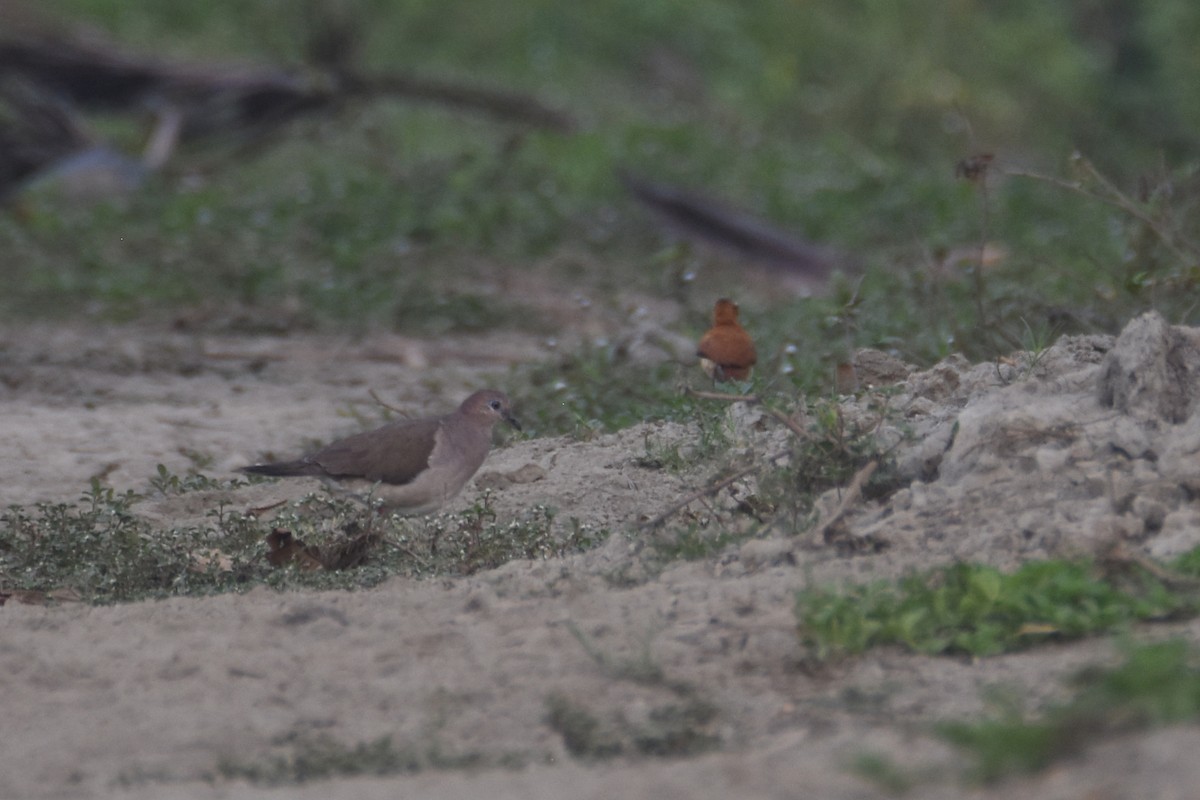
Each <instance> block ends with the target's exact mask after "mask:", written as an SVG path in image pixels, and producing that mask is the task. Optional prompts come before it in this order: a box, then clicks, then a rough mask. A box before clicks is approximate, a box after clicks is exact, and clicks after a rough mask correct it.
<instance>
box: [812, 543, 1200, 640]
mask: <svg viewBox="0 0 1200 800" xmlns="http://www.w3.org/2000/svg"><path fill="white" fill-rule="evenodd" d="M1196 558H1197V555H1196V553H1195V552H1193V553H1191V554H1189V555H1188V556H1185V557H1184V560H1181V561H1179V562H1178V563H1177V565H1176V567H1177V568H1180V567H1186V565H1187V563H1189V562H1188V561H1187V559H1190V560H1192V561H1194V560H1195V559H1196ZM1185 574H1186V573H1185ZM1198 611H1200V598H1198V597H1197V596H1196V594H1195V593H1194V592H1191V591H1187V590H1174V589H1171V588H1168V587H1167V586H1166V585H1165V584H1164V583H1163V582H1162V581H1161V580H1159V579H1158V578H1157V577H1154V576H1152V575H1150V574H1148V573H1144V572H1138V573H1135V574H1134V575H1132V576H1131V578H1130V579H1129V580H1127V581H1125V582H1124V584H1123V585H1118V584H1116V583H1115V582H1112V581H1110V580H1108V579H1106V577H1105V576H1104V575H1103V574H1101V573H1100V571H1099V570H1098V569H1097V568H1096V566H1095V565H1094V564H1092V563H1091V562H1088V561H1083V560H1080V561H1068V560H1050V561H1031V562H1028V563H1026V564H1024V565H1023V566H1021V567H1020V568H1018V569H1017V570H1016V571H1015V572H1012V573H1002V572H1000V571H999V570H996V569H994V568H992V567H988V566H984V565H980V564H955V565H952V566H948V567H942V568H938V569H934V570H931V571H928V572H924V573H918V574H913V575H910V576H908V577H906V578H904V579H902V580H901V581H899V582H898V583H891V582H877V583H872V584H864V585H858V586H852V587H849V588H846V589H844V590H841V591H827V590H823V589H805V590H802V591H800V592H798V593H797V596H796V616H797V618H798V620H799V622H800V634H801V637H802V639H803V640H804V642H805V644H806V645H807V646H808V647H809V648H810V650H811V651H812V652H813V654H814V655H815V656H816V657H818V658H831V657H836V656H844V655H851V654H856V653H861V652H863V651H864V650H866V649H868V648H871V647H875V646H879V645H888V644H892V645H900V646H902V647H905V648H908V649H910V650H913V651H915V652H920V653H928V654H954V653H964V654H968V655H971V656H987V655H995V654H997V653H1003V652H1009V651H1012V650H1019V649H1022V648H1025V647H1029V646H1032V645H1034V644H1036V643H1038V642H1042V641H1046V640H1047V639H1053V640H1062V639H1074V638H1079V637H1082V636H1089V635H1094V634H1098V633H1106V632H1110V631H1115V630H1121V629H1125V628H1128V627H1129V626H1130V625H1132V624H1133V623H1135V622H1138V621H1144V620H1162V619H1168V618H1177V617H1190V616H1194V615H1195V614H1196V613H1197V612H1198Z"/></svg>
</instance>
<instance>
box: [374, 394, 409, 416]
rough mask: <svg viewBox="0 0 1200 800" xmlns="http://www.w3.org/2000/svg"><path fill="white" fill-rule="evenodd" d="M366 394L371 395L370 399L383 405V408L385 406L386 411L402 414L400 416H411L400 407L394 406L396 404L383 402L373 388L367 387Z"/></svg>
mask: <svg viewBox="0 0 1200 800" xmlns="http://www.w3.org/2000/svg"><path fill="white" fill-rule="evenodd" d="M367 394H369V395H371V399H372V400H374V401H375V402H376V403H378V404H379V405H381V406H383V407H384V408H386V409H387V410H388V411H391V412H393V413H395V414H399V415H400V416H402V417H408V416H411V415H410V414H409V413H408V412H407V411H405V410H404V409H402V408H396V406H394V405H392V404H391V403H387V402H384V401H383V400H382V399H381V398H380V397H379V395H377V394H375V390H374V389H368V390H367Z"/></svg>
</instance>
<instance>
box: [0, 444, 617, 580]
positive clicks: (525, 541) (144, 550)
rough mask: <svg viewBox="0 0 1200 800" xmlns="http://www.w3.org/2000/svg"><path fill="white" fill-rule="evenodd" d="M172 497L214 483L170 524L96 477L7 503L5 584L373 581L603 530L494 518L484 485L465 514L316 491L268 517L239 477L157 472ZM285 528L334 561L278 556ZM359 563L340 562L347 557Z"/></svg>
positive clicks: (553, 520) (546, 513) (0, 569)
mask: <svg viewBox="0 0 1200 800" xmlns="http://www.w3.org/2000/svg"><path fill="white" fill-rule="evenodd" d="M152 483H153V484H154V485H155V487H156V491H159V492H161V493H162V494H164V495H174V494H180V493H184V492H206V493H208V494H209V497H207V498H206V500H208V501H209V503H210V510H209V511H208V513H207V520H206V521H205V522H204V523H203V524H193V525H187V526H171V527H164V526H162V525H161V524H152V523H151V522H150V521H149V520H148V519H147V518H145V517H143V516H141V515H139V513H138V509H137V505H138V503H139V502H140V501H141V500H142V499H143V498H141V497H139V496H138V495H136V494H135V493H133V492H125V493H118V492H116V491H114V490H113V489H111V488H108V487H104V486H101V485H99V484H98V483H93V485H92V487H91V488H90V489H89V490H88V491H87V492H86V493H85V494H84V495H83V497H82V498H81V500H80V501H79V502H77V503H39V504H37V505H35V506H33V507H25V506H16V505H14V506H9V507H8V508H7V509H6V510H4V511H3V512H0V590H3V591H5V592H14V591H15V592H20V593H21V596H22V597H30V598H43V599H44V598H46V597H54V596H60V595H63V594H64V593H65V594H66V596H71V597H74V598H77V599H80V600H83V601H84V602H88V603H115V602H131V601H137V600H143V599H147V598H152V597H167V596H173V595H197V594H211V593H216V592H226V591H241V590H244V589H248V588H250V587H251V586H255V585H262V584H266V585H270V586H274V587H277V588H286V589H298V588H341V589H355V588H365V587H369V586H373V585H375V584H378V583H379V582H381V581H383V580H385V579H386V578H388V577H390V576H392V575H395V574H406V575H413V576H424V577H429V576H438V575H462V574H469V573H472V572H476V571H479V570H482V569H490V568H493V567H496V566H498V565H500V564H503V563H505V562H507V561H511V560H513V559H542V558H550V557H554V556H561V555H563V554H565V553H569V552H576V551H579V550H584V549H587V548H590V547H594V546H595V545H597V544H598V543H600V542H601V541H603V540H604V538H605V537H606V536H607V535H608V534H607V531H603V530H600V531H597V530H593V529H591V528H590V527H588V526H586V525H584V524H582V523H580V522H579V521H578V520H575V519H565V520H558V519H557V515H556V513H555V512H554V511H553V510H551V509H549V508H546V507H543V506H536V507H533V508H530V509H528V510H527V511H526V512H525V513H524V514H523V515H521V516H519V517H517V518H514V519H511V520H500V519H498V517H497V515H496V513H495V511H493V510H492V508H491V505H490V500H489V495H488V494H487V493H485V494H484V495H483V496H482V498H481V499H480V500H479V501H478V502H477V503H476V504H475V505H474V506H472V507H470V508H468V509H466V510H465V511H463V512H462V513H460V514H439V515H431V516H428V517H424V518H420V519H405V518H402V517H390V518H384V517H380V516H378V515H377V514H376V513H375V512H373V511H371V510H369V509H368V508H367V507H366V506H364V505H362V504H360V503H357V502H354V501H351V500H343V499H336V498H329V497H325V496H321V495H310V496H308V497H306V498H303V499H302V500H300V501H298V502H297V503H295V504H294V505H291V506H289V507H286V508H283V509H281V510H279V511H277V512H275V515H274V517H273V518H272V519H271V520H270V521H269V522H268V521H266V520H260V519H256V518H254V517H252V516H247V515H246V514H244V513H242V512H240V511H236V510H231V509H230V508H229V507H228V506H229V497H230V495H229V492H230V491H232V490H234V489H236V488H238V487H240V486H244V485H245V482H244V481H241V480H233V481H219V480H216V479H213V478H209V477H206V476H204V475H201V474H193V475H189V476H184V477H180V476H177V475H174V474H171V473H170V472H168V471H167V470H165V469H161V468H160V470H159V473H158V475H157V476H156V477H155V478H154V479H153V481H152ZM276 529H282V530H286V531H288V532H289V533H290V534H291V536H292V537H294V538H295V539H297V540H299V541H300V542H302V543H303V545H304V546H306V547H310V548H316V549H319V550H320V551H321V552H322V553H323V554H324V555H325V556H326V557H327V559H328V562H329V566H330V568H329V569H310V568H309V567H312V566H313V564H312V563H311V562H306V561H305V560H304V559H300V560H298V561H296V562H289V563H284V564H282V565H280V566H273V565H272V564H271V563H270V562H269V561H268V558H267V552H268V545H267V537H268V534H270V533H271V532H272V531H273V530H276ZM364 556H365V557H364ZM350 565H352V566H354V567H355V568H353V569H349V568H337V567H339V566H350Z"/></svg>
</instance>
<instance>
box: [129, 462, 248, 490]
mask: <svg viewBox="0 0 1200 800" xmlns="http://www.w3.org/2000/svg"><path fill="white" fill-rule="evenodd" d="M248 484H249V481H247V480H242V479H240V478H231V479H228V480H221V479H219V478H210V477H208V476H207V475H203V474H201V473H199V472H189V473H188V474H187V475H183V476H180V475H176V474H175V473H173V472H171V471H170V470H168V469H167V468H166V467H165V466H163V465H162V464H159V465H158V469H157V474H156V475H155V476H154V477H153V478H151V479H150V485H151V486H153V487H154V488H155V489H156V490H157V491H158V492H160V493H162V494H163V495H172V494H184V493H186V492H201V491H210V490H214V489H215V490H227V489H236V488H238V487H239V486H246V485H248Z"/></svg>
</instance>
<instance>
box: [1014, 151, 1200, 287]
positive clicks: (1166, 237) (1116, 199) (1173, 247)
mask: <svg viewBox="0 0 1200 800" xmlns="http://www.w3.org/2000/svg"><path fill="white" fill-rule="evenodd" d="M1081 161H1082V163H1083V165H1084V168H1085V169H1086V170H1087V173H1088V175H1089V176H1091V177H1092V178H1093V179H1094V180H1096V181H1097V182H1098V183H1099V184H1100V185H1101V186H1103V187H1104V188H1105V190H1107V192H1108V194H1104V193H1101V192H1097V191H1096V190H1094V189H1090V188H1088V187H1087V186H1085V185H1084V184H1083V182H1082V181H1069V180H1065V179H1063V178H1056V177H1054V176H1053V175H1043V174H1042V173H1040V172H1033V171H1031V170H1024V169H1006V170H1004V174H1005V175H1011V176H1013V177H1015V178H1032V179H1033V180H1035V181H1042V182H1043V183H1048V184H1050V185H1051V186H1057V187H1058V188H1060V189H1066V190H1067V191H1069V192H1075V193H1076V194H1081V195H1084V196H1085V197H1090V198H1092V199H1093V200H1099V201H1100V202H1101V203H1105V204H1107V205H1110V206H1112V207H1113V208H1117V209H1120V210H1121V211H1124V212H1125V213H1126V214H1128V215H1129V216H1131V217H1133V218H1134V219H1136V220H1138V221H1139V222H1141V223H1142V224H1143V225H1145V226H1146V227H1147V228H1149V229H1150V230H1152V231H1154V235H1155V236H1157V237H1158V239H1159V241H1161V242H1162V243H1163V244H1164V245H1165V246H1166V248H1167V249H1168V250H1170V251H1171V252H1172V253H1174V254H1175V257H1176V258H1178V259H1179V260H1180V261H1183V262H1185V263H1191V262H1192V261H1195V260H1196V253H1189V252H1187V250H1184V249H1182V248H1181V247H1180V246H1179V245H1177V244H1176V243H1175V236H1174V234H1172V233H1171V232H1170V231H1168V230H1166V229H1165V228H1164V227H1163V226H1162V225H1161V224H1160V223H1159V222H1158V220H1156V219H1154V217H1152V216H1150V215H1149V214H1147V213H1146V212H1145V211H1143V210H1142V209H1140V208H1138V206H1137V205H1136V204H1135V203H1134V202H1133V201H1131V200H1130V199H1129V198H1128V197H1126V196H1125V195H1124V194H1123V193H1122V192H1121V190H1119V189H1118V188H1117V187H1115V186H1113V185H1112V184H1111V183H1110V182H1109V181H1108V180H1107V179H1105V178H1104V176H1102V175H1101V174H1100V173H1099V172H1098V171H1097V170H1096V168H1095V167H1093V166H1092V164H1091V162H1089V161H1088V160H1087V159H1081ZM1188 249H1191V248H1190V245H1189V248H1188Z"/></svg>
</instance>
